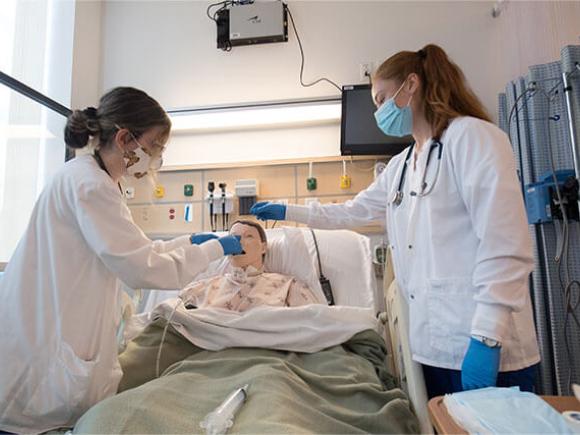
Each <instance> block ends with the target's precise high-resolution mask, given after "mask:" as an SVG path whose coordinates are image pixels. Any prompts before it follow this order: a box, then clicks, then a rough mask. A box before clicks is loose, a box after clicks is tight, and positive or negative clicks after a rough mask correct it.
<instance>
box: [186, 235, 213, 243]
mask: <svg viewBox="0 0 580 435" xmlns="http://www.w3.org/2000/svg"><path fill="white" fill-rule="evenodd" d="M217 238H218V236H216V235H215V234H213V233H197V234H192V235H191V237H190V238H189V240H190V241H191V244H192V245H201V244H202V243H204V242H207V241H208V240H212V239H217Z"/></svg>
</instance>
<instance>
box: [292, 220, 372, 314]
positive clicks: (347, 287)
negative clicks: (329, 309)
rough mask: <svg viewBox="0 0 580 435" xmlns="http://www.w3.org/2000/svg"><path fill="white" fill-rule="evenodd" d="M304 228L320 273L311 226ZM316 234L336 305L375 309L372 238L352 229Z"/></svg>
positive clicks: (309, 248)
mask: <svg viewBox="0 0 580 435" xmlns="http://www.w3.org/2000/svg"><path fill="white" fill-rule="evenodd" d="M302 231H303V238H304V241H305V243H306V245H307V246H308V251H309V252H310V258H311V260H312V262H313V267H314V269H315V273H316V274H318V261H317V259H316V248H315V245H314V239H313V238H312V234H311V232H310V229H308V228H304V229H302ZM314 233H315V234H316V239H317V241H318V248H319V250H320V261H321V263H322V272H323V273H324V276H326V278H328V280H329V281H330V284H331V286H332V294H333V296H334V302H335V304H336V305H348V306H351V307H364V308H375V309H376V308H377V305H376V304H375V296H374V295H375V288H376V280H375V273H374V269H373V264H372V254H371V248H370V240H369V238H368V237H366V236H363V235H361V234H358V233H355V232H354V231H349V230H314Z"/></svg>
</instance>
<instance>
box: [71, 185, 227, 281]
mask: <svg viewBox="0 0 580 435" xmlns="http://www.w3.org/2000/svg"><path fill="white" fill-rule="evenodd" d="M73 182H76V183H77V185H76V188H75V189H74V191H75V192H76V195H75V198H74V205H75V210H76V217H77V222H78V225H79V228H80V230H81V233H82V235H83V237H84V238H85V241H86V242H87V244H88V245H89V246H90V247H91V249H92V250H93V251H94V252H95V254H96V255H97V256H98V257H99V258H100V259H101V261H102V262H103V263H104V264H105V266H106V267H107V268H108V269H109V270H110V271H111V272H112V273H114V274H115V275H116V276H117V277H118V278H119V279H121V280H122V281H123V282H125V284H127V285H128V286H129V287H132V288H158V289H180V288H182V287H184V286H185V285H187V284H188V283H189V282H191V281H192V280H193V278H194V277H195V276H196V275H197V274H198V273H199V272H201V271H203V270H205V269H206V268H207V266H208V265H209V263H210V262H211V261H213V260H216V259H218V258H220V257H221V256H223V249H222V247H221V245H220V244H219V242H217V240H210V241H208V242H206V243H204V244H202V245H192V244H189V245H185V244H184V243H183V238H180V239H181V240H176V241H175V243H174V244H173V245H174V246H172V248H173V249H171V250H166V249H165V248H167V247H169V246H170V245H166V246H164V249H162V250H161V252H160V246H161V244H159V243H158V244H155V243H154V242H152V241H151V240H150V239H149V238H148V237H147V236H146V235H145V234H144V233H143V231H141V229H140V228H139V227H138V226H137V225H136V224H135V223H134V222H133V219H132V217H131V213H130V211H129V208H128V207H127V205H126V204H125V201H124V199H123V197H122V195H121V192H120V191H119V189H118V187H117V186H116V185H115V183H113V182H112V180H111V179H110V178H109V177H108V176H107V177H85V178H82V179H78V177H77V179H76V180H73Z"/></svg>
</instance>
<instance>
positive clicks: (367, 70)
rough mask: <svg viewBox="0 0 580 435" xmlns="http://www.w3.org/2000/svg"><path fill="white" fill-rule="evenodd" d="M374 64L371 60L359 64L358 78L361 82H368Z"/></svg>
mask: <svg viewBox="0 0 580 435" xmlns="http://www.w3.org/2000/svg"><path fill="white" fill-rule="evenodd" d="M373 69H374V64H373V62H362V63H360V64H359V70H358V71H359V79H360V81H361V82H368V81H369V80H370V79H371V74H372V73H373Z"/></svg>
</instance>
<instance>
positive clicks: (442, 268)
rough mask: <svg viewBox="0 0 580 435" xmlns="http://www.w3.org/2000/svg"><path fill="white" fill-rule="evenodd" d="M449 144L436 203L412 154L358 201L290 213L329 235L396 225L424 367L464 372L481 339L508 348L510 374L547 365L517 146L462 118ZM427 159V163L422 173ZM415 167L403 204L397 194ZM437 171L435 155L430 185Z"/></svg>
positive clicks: (397, 253) (394, 243)
mask: <svg viewBox="0 0 580 435" xmlns="http://www.w3.org/2000/svg"><path fill="white" fill-rule="evenodd" d="M441 142H442V143H443V155H442V157H441V168H440V173H439V177H438V179H437V182H436V184H435V186H434V188H433V191H432V192H431V193H430V194H428V195H427V196H424V197H418V196H411V195H410V192H411V190H413V189H414V188H416V187H417V186H416V184H419V183H417V182H416V179H417V178H418V177H415V179H413V177H412V174H411V169H412V164H413V163H412V161H411V160H412V159H409V160H410V161H409V162H405V156H406V154H407V150H405V151H404V152H402V153H400V154H399V155H397V156H395V157H394V158H392V159H391V160H390V162H389V164H388V165H387V168H386V169H385V171H384V172H383V173H382V174H381V175H380V176H379V177H377V179H376V180H375V181H374V182H373V184H371V185H370V186H369V187H368V188H367V189H366V190H364V191H362V192H360V193H359V194H358V195H357V196H356V197H355V198H354V199H353V200H351V201H347V202H346V203H344V204H325V205H322V206H321V205H318V204H311V206H310V207H304V206H288V210H287V219H288V220H295V221H299V222H304V223H307V224H308V225H309V226H312V227H319V228H339V227H352V226H356V225H362V224H365V223H369V221H373V220H377V219H386V227H387V234H388V237H389V244H390V248H391V250H392V254H393V263H394V269H395V275H396V279H397V281H398V283H399V286H400V287H401V288H402V289H403V293H404V295H405V296H406V298H407V300H408V304H409V321H410V326H409V336H410V342H411V343H410V345H411V350H412V353H413V359H414V360H415V361H417V362H420V363H423V364H427V365H431V366H435V367H442V368H449V369H456V370H459V369H461V364H462V361H463V357H464V355H465V352H466V350H467V346H468V344H469V339H470V336H471V335H472V334H477V335H483V336H486V337H490V338H494V339H496V340H499V341H501V343H502V352H501V363H500V370H501V371H512V370H518V369H522V368H525V367H528V366H530V365H532V364H535V363H537V362H539V360H540V356H539V350H538V344H537V340H536V334H535V329H534V321H533V315H532V306H531V300H530V295H529V289H528V278H529V274H530V272H531V270H532V268H533V257H532V248H531V239H530V235H529V233H528V225H527V221H526V217H525V209H524V203H523V196H522V191H521V188H520V184H519V182H518V180H517V176H516V170H515V162H514V157H513V154H512V149H511V147H510V144H509V140H508V138H507V136H506V135H505V134H504V133H503V132H502V131H501V130H500V129H499V128H497V127H496V126H494V125H493V124H491V123H488V122H485V121H481V120H479V119H475V118H471V117H461V118H457V119H455V120H453V121H452V122H451V123H450V125H449V127H448V129H447V130H446V132H445V133H444V134H443V136H442V138H441ZM423 148H424V149H425V151H426V150H427V148H428V144H426V145H425V146H424V147H423ZM425 156H426V152H425V153H421V154H420V157H419V159H418V165H419V169H418V171H419V172H420V174H421V175H422V171H423V168H424V167H423V168H421V167H420V165H421V164H423V165H425V161H426V158H425ZM405 164H407V165H409V166H408V169H407V179H406V181H405V186H404V188H403V192H404V199H403V202H402V204H401V205H400V206H398V207H397V206H396V205H394V203H393V197H394V194H395V192H396V190H397V186H398V182H399V177H400V174H401V170H402V168H403V165H405ZM436 167H437V151H434V152H433V154H432V157H431V162H430V164H429V167H428V169H427V171H428V172H427V177H426V181H427V183H430V182H431V181H432V180H433V179H434V175H435V172H436Z"/></svg>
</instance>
